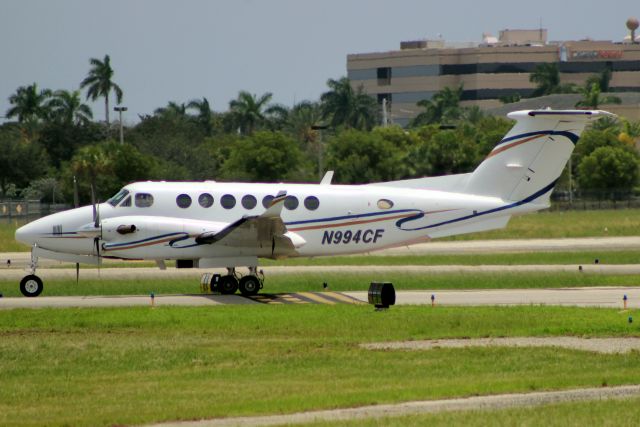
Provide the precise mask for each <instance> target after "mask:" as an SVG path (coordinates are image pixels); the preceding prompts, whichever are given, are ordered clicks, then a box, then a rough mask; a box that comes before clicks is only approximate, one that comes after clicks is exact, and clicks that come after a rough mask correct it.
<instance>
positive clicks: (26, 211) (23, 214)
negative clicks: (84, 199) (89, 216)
mask: <svg viewBox="0 0 640 427" xmlns="http://www.w3.org/2000/svg"><path fill="white" fill-rule="evenodd" d="M70 208H71V205H68V204H66V203H42V202H40V201H38V200H0V221H1V222H10V221H17V222H28V221H32V220H34V219H38V218H41V217H43V216H47V215H50V214H52V213H56V212H62V211H65V210H67V209H70Z"/></svg>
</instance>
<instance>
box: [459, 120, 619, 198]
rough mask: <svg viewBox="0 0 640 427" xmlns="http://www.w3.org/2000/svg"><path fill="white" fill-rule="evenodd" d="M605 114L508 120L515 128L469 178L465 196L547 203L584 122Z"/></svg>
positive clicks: (584, 124) (582, 128)
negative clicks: (474, 195) (475, 195)
mask: <svg viewBox="0 0 640 427" xmlns="http://www.w3.org/2000/svg"><path fill="white" fill-rule="evenodd" d="M603 115H611V116H612V115H613V114H611V113H608V112H606V111H599V110H598V111H587V110H538V111H516V112H513V113H510V114H509V115H508V117H509V118H511V119H515V120H516V121H517V122H516V124H515V126H514V127H513V128H512V129H511V130H510V131H509V132H508V133H507V135H506V136H505V137H504V138H503V139H502V141H500V142H499V143H498V145H496V146H495V147H494V149H493V150H492V151H491V153H489V155H488V156H487V158H486V159H485V160H484V161H483V162H482V163H481V164H480V165H479V166H478V167H477V168H476V170H475V171H473V173H472V174H471V175H470V176H469V178H468V181H467V185H466V188H465V191H464V192H465V193H470V194H478V195H483V196H493V197H499V198H501V199H503V200H511V201H520V200H524V199H527V200H530V201H533V200H537V199H540V198H542V200H539V201H540V202H548V200H549V196H550V195H551V190H552V189H553V186H554V184H555V182H556V180H557V179H558V177H560V174H561V173H562V169H563V168H564V166H565V165H566V163H567V161H568V160H569V156H571V152H572V151H573V148H574V147H575V144H576V143H577V142H578V138H579V137H580V134H581V133H582V131H583V130H584V127H585V126H586V124H587V123H588V122H589V121H593V120H595V119H597V118H599V117H601V116H603Z"/></svg>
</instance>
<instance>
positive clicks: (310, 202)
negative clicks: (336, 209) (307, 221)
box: [304, 196, 320, 211]
mask: <svg viewBox="0 0 640 427" xmlns="http://www.w3.org/2000/svg"><path fill="white" fill-rule="evenodd" d="M318 206H320V200H318V198H317V197H316V196H309V197H307V198H306V199H304V207H305V208H307V209H309V210H310V211H315V210H316V209H318Z"/></svg>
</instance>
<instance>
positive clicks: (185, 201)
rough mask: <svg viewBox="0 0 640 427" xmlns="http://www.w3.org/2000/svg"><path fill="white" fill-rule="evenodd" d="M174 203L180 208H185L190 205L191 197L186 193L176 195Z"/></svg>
mask: <svg viewBox="0 0 640 427" xmlns="http://www.w3.org/2000/svg"><path fill="white" fill-rule="evenodd" d="M176 204H177V205H178V206H179V207H181V208H182V209H186V208H188V207H189V206H191V197H189V195H188V194H180V195H179V196H178V197H176Z"/></svg>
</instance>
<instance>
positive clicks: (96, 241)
mask: <svg viewBox="0 0 640 427" xmlns="http://www.w3.org/2000/svg"><path fill="white" fill-rule="evenodd" d="M91 205H92V206H93V226H94V227H95V228H100V227H101V226H102V225H101V224H100V206H99V205H97V204H96V189H95V185H94V183H93V182H91ZM101 234H102V233H100V234H99V235H97V236H96V237H94V238H93V246H94V248H95V255H96V256H97V257H98V260H99V261H98V262H99V264H98V267H99V266H100V263H101V258H100V237H101V236H100V235H101Z"/></svg>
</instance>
